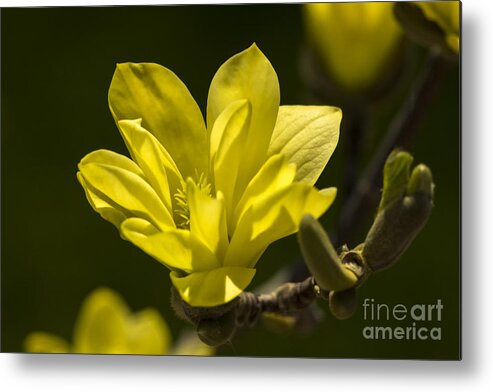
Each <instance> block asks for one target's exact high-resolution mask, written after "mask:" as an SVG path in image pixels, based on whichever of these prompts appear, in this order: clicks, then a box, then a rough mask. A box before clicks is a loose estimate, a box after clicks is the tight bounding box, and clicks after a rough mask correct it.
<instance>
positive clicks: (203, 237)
mask: <svg viewBox="0 0 493 392" xmlns="http://www.w3.org/2000/svg"><path fill="white" fill-rule="evenodd" d="M187 194H188V205H189V208H190V231H191V232H192V234H193V235H194V236H196V237H197V239H199V240H200V241H201V242H202V243H204V244H205V245H206V246H207V247H208V248H209V250H210V251H211V252H212V253H213V254H215V255H217V258H218V260H219V261H221V260H222V259H223V258H224V254H225V253H226V248H227V247H228V231H227V227H226V211H225V209H224V199H223V196H222V194H221V192H218V193H217V198H213V197H211V196H209V195H207V194H206V193H205V192H204V190H201V189H199V187H198V186H197V185H195V183H194V182H193V181H192V180H191V179H190V178H189V179H188V181H187Z"/></svg>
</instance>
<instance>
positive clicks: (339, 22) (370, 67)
mask: <svg viewBox="0 0 493 392" xmlns="http://www.w3.org/2000/svg"><path fill="white" fill-rule="evenodd" d="M393 5H394V3H392V2H368V3H311V4H305V5H304V16H305V22H306V23H305V24H306V28H307V33H308V38H309V40H310V41H311V43H312V44H313V46H314V48H315V50H316V51H317V53H318V55H319V56H320V58H321V61H322V63H323V65H324V66H325V68H326V69H327V72H328V73H329V75H331V76H332V77H333V78H334V79H335V80H336V81H337V82H338V83H339V84H340V85H341V87H344V88H346V89H349V90H364V89H366V88H369V87H371V85H372V84H373V83H374V82H375V80H376V79H377V78H378V77H379V75H381V72H383V71H385V66H386V65H388V62H389V59H390V57H391V56H392V55H393V54H394V52H395V50H396V48H397V46H398V44H399V42H400V39H401V37H402V31H401V29H400V27H399V25H398V24H397V22H396V21H395V19H394V16H393V13H392V7H393Z"/></svg>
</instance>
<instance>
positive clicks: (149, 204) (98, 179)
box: [79, 154, 175, 228]
mask: <svg viewBox="0 0 493 392" xmlns="http://www.w3.org/2000/svg"><path fill="white" fill-rule="evenodd" d="M127 159H128V158H127ZM128 161H130V159H128ZM130 162H131V161H130ZM126 163H127V165H130V164H129V162H126ZM79 170H80V173H81V175H82V177H83V180H84V181H83V182H84V183H85V184H86V185H88V186H89V187H90V188H91V189H93V190H95V191H97V192H98V194H100V195H102V197H104V199H105V200H109V201H111V203H112V204H113V205H116V206H118V209H119V210H122V211H124V212H125V215H126V216H136V217H140V218H144V219H146V220H148V221H150V222H152V223H153V224H154V225H155V226H156V227H159V228H166V227H174V225H175V224H174V221H173V218H172V216H171V213H170V211H169V210H168V209H167V208H166V207H165V205H164V204H163V202H162V201H161V199H160V198H159V196H158V195H157V194H156V192H155V191H154V189H153V188H152V187H151V186H150V185H149V183H148V182H147V181H146V180H144V179H143V178H142V177H141V176H140V175H139V174H136V172H135V171H130V170H127V169H126V168H125V167H122V166H114V165H113V164H112V162H107V163H106V162H104V163H100V162H99V161H95V160H93V159H91V154H89V155H88V156H86V157H85V158H84V159H83V160H82V161H81V162H80V163H79Z"/></svg>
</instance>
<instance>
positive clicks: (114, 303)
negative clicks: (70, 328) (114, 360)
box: [74, 288, 130, 354]
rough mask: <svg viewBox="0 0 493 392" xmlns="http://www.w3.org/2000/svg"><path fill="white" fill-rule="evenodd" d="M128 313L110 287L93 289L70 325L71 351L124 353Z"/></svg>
mask: <svg viewBox="0 0 493 392" xmlns="http://www.w3.org/2000/svg"><path fill="white" fill-rule="evenodd" d="M129 314H130V311H129V309H128V308H127V305H126V304H125V302H124V301H123V299H122V298H121V297H120V296H119V295H118V294H117V293H115V292H114V291H113V290H110V289H108V288H99V289H97V290H95V291H93V292H92V293H91V294H90V295H89V296H88V297H87V298H86V300H85V301H84V303H83V304H82V308H81V310H80V312H79V316H78V319H77V322H76V325H75V329H74V352H76V353H86V354H89V353H94V354H126V353H127V350H128V347H127V326H126V323H127V318H128V317H129Z"/></svg>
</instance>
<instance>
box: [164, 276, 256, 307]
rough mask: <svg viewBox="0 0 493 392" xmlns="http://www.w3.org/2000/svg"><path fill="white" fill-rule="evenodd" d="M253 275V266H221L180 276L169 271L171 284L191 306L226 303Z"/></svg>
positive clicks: (240, 290)
mask: <svg viewBox="0 0 493 392" xmlns="http://www.w3.org/2000/svg"><path fill="white" fill-rule="evenodd" d="M254 275H255V270H254V269H253V268H243V267H223V268H218V269H213V270H210V271H204V272H195V273H193V274H190V275H187V276H184V277H180V276H178V275H177V274H176V273H174V272H171V273H170V277H171V281H172V282H173V285H174V286H175V288H176V289H177V290H178V292H179V293H180V296H181V298H182V299H183V300H184V301H185V302H187V303H188V304H189V305H191V306H203V307H211V306H218V305H222V304H224V303H227V302H229V301H231V300H233V299H234V298H236V297H237V296H238V295H240V294H241V293H242V291H243V290H245V288H246V287H247V286H248V285H249V284H250V282H251V281H252V279H253V277H254Z"/></svg>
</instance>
